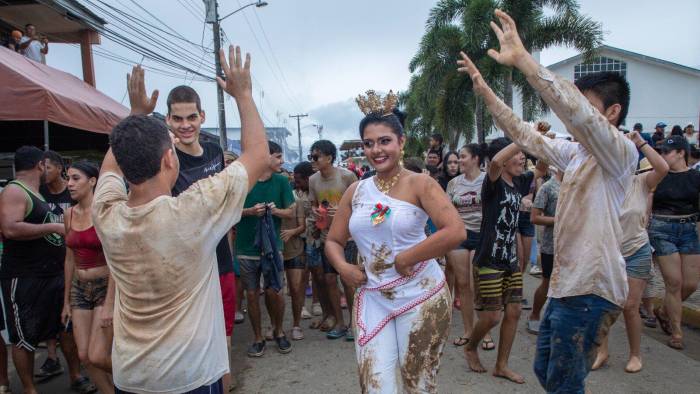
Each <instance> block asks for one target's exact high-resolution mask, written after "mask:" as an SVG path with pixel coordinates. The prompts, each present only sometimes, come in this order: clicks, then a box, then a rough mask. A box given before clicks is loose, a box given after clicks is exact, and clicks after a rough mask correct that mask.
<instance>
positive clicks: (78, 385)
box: [70, 376, 97, 394]
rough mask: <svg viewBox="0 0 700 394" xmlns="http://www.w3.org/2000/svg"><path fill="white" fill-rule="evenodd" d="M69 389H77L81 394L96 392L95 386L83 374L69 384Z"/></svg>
mask: <svg viewBox="0 0 700 394" xmlns="http://www.w3.org/2000/svg"><path fill="white" fill-rule="evenodd" d="M70 388H71V390H74V391H77V392H79V393H81V394H92V393H96V392H97V387H95V385H94V384H92V383H90V379H88V378H87V377H85V376H81V377H79V378H78V379H76V380H75V381H74V382H73V383H71V384H70Z"/></svg>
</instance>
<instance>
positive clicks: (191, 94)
mask: <svg viewBox="0 0 700 394" xmlns="http://www.w3.org/2000/svg"><path fill="white" fill-rule="evenodd" d="M179 103H195V104H196V105H197V112H202V101H201V100H200V99H199V94H197V92H196V91H195V90H194V89H192V88H191V87H189V86H187V85H180V86H176V87H175V88H173V90H171V91H170V93H169V94H168V101H167V104H168V114H170V110H171V108H170V107H171V106H172V105H173V104H179Z"/></svg>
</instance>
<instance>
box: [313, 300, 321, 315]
mask: <svg viewBox="0 0 700 394" xmlns="http://www.w3.org/2000/svg"><path fill="white" fill-rule="evenodd" d="M311 314H313V315H314V316H321V315H322V314H323V310H322V309H321V304H319V303H318V302H316V303H314V304H312V305H311Z"/></svg>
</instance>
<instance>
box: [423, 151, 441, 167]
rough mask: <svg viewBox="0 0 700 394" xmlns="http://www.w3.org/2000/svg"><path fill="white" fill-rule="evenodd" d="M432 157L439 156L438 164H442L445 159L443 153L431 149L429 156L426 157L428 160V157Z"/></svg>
mask: <svg viewBox="0 0 700 394" xmlns="http://www.w3.org/2000/svg"><path fill="white" fill-rule="evenodd" d="M430 155H437V157H438V160H439V161H438V164H440V163H442V159H443V157H442V152H441V151H439V150H437V149H431V150H429V151H428V154H427V155H425V158H426V159H427V158H428V156H430Z"/></svg>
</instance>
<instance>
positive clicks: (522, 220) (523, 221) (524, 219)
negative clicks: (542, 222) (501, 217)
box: [518, 211, 535, 238]
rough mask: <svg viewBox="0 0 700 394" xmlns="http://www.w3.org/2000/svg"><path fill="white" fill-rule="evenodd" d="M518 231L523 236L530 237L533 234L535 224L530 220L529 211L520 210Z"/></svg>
mask: <svg viewBox="0 0 700 394" xmlns="http://www.w3.org/2000/svg"><path fill="white" fill-rule="evenodd" d="M518 233H519V234H520V235H521V236H523V237H530V238H532V237H534V236H535V225H534V224H532V222H531V221H530V212H525V211H520V215H519V217H518Z"/></svg>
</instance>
